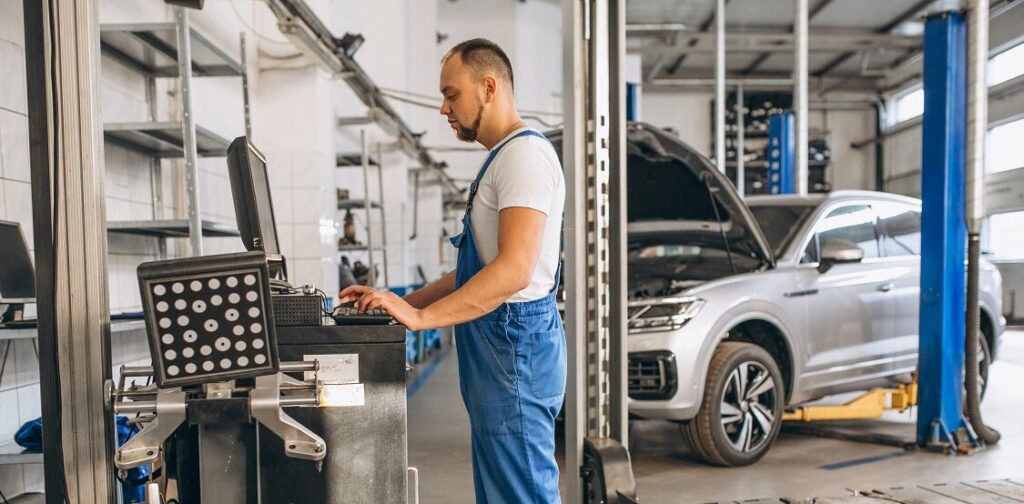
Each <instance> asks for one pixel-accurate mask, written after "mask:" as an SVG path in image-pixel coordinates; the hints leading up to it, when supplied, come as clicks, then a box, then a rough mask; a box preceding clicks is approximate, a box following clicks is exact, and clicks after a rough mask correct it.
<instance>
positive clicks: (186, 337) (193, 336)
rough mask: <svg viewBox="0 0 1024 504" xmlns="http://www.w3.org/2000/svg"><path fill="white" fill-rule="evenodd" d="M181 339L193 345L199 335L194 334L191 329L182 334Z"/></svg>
mask: <svg viewBox="0 0 1024 504" xmlns="http://www.w3.org/2000/svg"><path fill="white" fill-rule="evenodd" d="M181 337H182V338H184V340H185V342H186V343H195V342H196V338H198V337H199V334H198V333H196V332H195V331H193V330H192V329H189V330H187V331H185V332H184V333H182V334H181Z"/></svg>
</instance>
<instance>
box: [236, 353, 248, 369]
mask: <svg viewBox="0 0 1024 504" xmlns="http://www.w3.org/2000/svg"><path fill="white" fill-rule="evenodd" d="M237 362H238V365H239V366H241V367H245V366H248V365H249V358H248V357H246V356H244V355H243V356H241V357H239V358H238V360H237Z"/></svg>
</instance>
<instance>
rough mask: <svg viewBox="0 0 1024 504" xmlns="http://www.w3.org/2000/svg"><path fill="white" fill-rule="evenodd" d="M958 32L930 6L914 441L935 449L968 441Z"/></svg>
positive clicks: (958, 18)
mask: <svg viewBox="0 0 1024 504" xmlns="http://www.w3.org/2000/svg"><path fill="white" fill-rule="evenodd" d="M965 34H966V30H965V29H964V17H963V15H962V14H960V13H959V12H941V13H937V14H931V15H929V16H928V18H927V20H926V22H925V34H924V119H923V128H922V129H923V135H924V138H923V141H922V149H923V151H922V155H921V165H922V173H921V199H922V200H923V215H922V223H921V243H922V247H921V248H922V253H921V308H920V328H921V330H920V362H919V365H918V369H919V373H920V374H919V383H920V390H919V405H920V406H919V411H918V416H917V443H918V445H920V446H927V447H929V448H932V449H938V450H947V449H955V448H956V447H957V445H958V444H962V443H965V442H970V437H969V436H968V435H967V429H966V427H965V423H964V420H963V417H962V414H961V405H962V395H963V367H964V327H965V326H964V323H965V321H964V309H965V308H964V307H965V304H964V303H965V292H964V289H965V285H964V281H965V275H964V260H965V257H966V239H967V231H966V222H965V221H964V165H965V157H964V146H965V145H966V126H967V123H966V117H967V106H966V88H967V81H966V69H967V65H966V47H967V43H966V37H965Z"/></svg>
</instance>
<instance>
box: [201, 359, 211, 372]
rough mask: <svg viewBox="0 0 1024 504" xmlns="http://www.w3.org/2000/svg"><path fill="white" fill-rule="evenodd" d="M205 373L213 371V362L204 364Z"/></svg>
mask: <svg viewBox="0 0 1024 504" xmlns="http://www.w3.org/2000/svg"><path fill="white" fill-rule="evenodd" d="M203 371H213V361H206V362H203Z"/></svg>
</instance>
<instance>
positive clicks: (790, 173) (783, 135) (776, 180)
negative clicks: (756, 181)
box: [739, 112, 796, 194]
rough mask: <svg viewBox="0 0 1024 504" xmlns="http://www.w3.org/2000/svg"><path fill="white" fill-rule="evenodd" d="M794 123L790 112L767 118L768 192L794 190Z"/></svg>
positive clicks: (782, 192)
mask: <svg viewBox="0 0 1024 504" xmlns="http://www.w3.org/2000/svg"><path fill="white" fill-rule="evenodd" d="M795 124H796V121H795V120H794V117H793V113H792V112H783V113H782V114H776V115H773V116H771V117H769V118H768V194H792V193H794V192H796V177H795V175H794V172H795V171H796V133H795V132H794V126H795ZM739 155H741V156H742V155H743V153H740V154H739Z"/></svg>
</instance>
